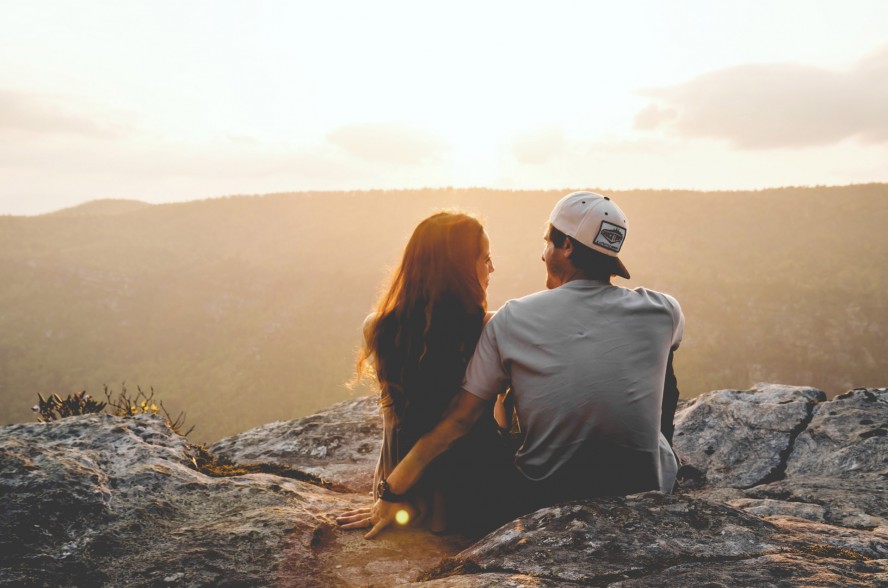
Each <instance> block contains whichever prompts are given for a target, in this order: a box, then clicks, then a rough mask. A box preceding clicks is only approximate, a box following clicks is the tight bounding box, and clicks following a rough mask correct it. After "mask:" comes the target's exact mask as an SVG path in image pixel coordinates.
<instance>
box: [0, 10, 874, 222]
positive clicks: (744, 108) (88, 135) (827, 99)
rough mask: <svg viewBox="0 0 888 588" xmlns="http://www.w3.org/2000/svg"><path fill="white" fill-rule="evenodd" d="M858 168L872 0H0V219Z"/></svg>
mask: <svg viewBox="0 0 888 588" xmlns="http://www.w3.org/2000/svg"><path fill="white" fill-rule="evenodd" d="M865 182H888V2H885V1H884V0H839V1H820V0H799V1H797V0H771V1H765V0H744V1H734V0H720V1H718V2H712V1H711V0H700V1H697V0H674V1H667V0H660V1H653V0H651V1H642V0H626V1H621V2H614V1H613V0H609V1H607V2H604V1H597V0H585V1H561V0H548V1H547V2H529V1H527V2H524V1H518V0H510V1H502V2H501V1H484V0H472V1H467V2H463V1H461V0H448V1H447V2H435V1H420V0H409V1H398V2H395V1H386V0H375V1H374V2H366V1H344V0H343V1H337V0H328V1H325V2H317V1H311V2H309V1H305V2H302V1H296V0H291V1H278V2H271V1H269V2H262V1H258V0H251V1H242V2H241V1H231V0H213V1H209V2H202V1H201V2H198V1H182V0H177V1H164V0H151V1H146V2H140V1H135V0H127V1H120V0H115V1H107V2H106V1H97V0H78V1H77V2H71V1H61V0H60V1H50V0H45V1H41V0H25V1H18V0H0V214H14V215H33V214H41V213H45V212H49V211H52V210H58V209H61V208H65V207H70V206H74V205H77V204H79V203H82V202H86V201H90V200H96V199H104V198H126V199H135V200H142V201H145V202H152V203H159V202H171V201H183V200H195V199H202V198H210V197H217V196H224V195H232V194H263V193H271V192H298V191H317V190H363V189H380V188H381V189H405V188H423V187H443V186H455V187H470V186H486V187H491V188H501V189H540V188H547V189H548V188H552V189H558V188H595V189H600V190H605V191H606V190H619V189H632V188H655V189H667V188H671V189H703V190H709V189H758V188H768V187H776V186H786V185H824V184H825V185H843V184H850V183H865Z"/></svg>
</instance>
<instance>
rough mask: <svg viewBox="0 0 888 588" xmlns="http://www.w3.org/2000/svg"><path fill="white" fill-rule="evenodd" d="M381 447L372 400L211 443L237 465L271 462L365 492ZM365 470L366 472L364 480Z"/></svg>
mask: <svg viewBox="0 0 888 588" xmlns="http://www.w3.org/2000/svg"><path fill="white" fill-rule="evenodd" d="M381 443H382V417H381V416H380V415H379V410H378V405H377V403H376V400H375V399H374V398H372V397H369V396H365V397H363V398H358V399H355V400H349V401H346V402H340V403H338V404H335V405H333V406H331V407H330V408H328V409H326V410H323V411H321V412H319V413H316V414H313V415H311V416H308V417H305V418H302V419H297V420H295V421H277V422H274V423H269V424H267V425H262V426H261V427H256V428H255V429H250V430H249V431H245V432H243V433H241V434H239V435H234V436H233V437H227V438H225V439H222V440H221V441H217V442H216V443H214V444H212V445H210V447H209V449H210V451H212V452H213V453H214V454H215V455H216V456H218V457H219V458H221V459H225V460H228V461H231V462H232V463H237V464H253V463H275V464H279V465H283V466H287V467H296V468H299V469H300V470H302V471H304V472H308V473H310V474H314V475H316V476H320V477H322V478H324V479H325V480H329V481H330V482H333V483H334V484H338V485H340V486H342V487H343V488H344V489H348V490H352V491H354V492H369V491H370V490H371V488H370V486H371V485H372V483H373V477H372V472H373V468H374V467H375V466H376V460H377V458H378V457H379V447H380V445H381ZM367 472H371V475H370V476H368V475H367Z"/></svg>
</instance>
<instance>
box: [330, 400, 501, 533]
mask: <svg viewBox="0 0 888 588" xmlns="http://www.w3.org/2000/svg"><path fill="white" fill-rule="evenodd" d="M486 405H487V401H485V400H483V399H481V398H479V397H477V396H475V395H474V394H472V393H471V392H466V391H465V390H461V391H460V392H459V394H457V395H456V396H455V397H454V399H453V401H451V403H450V406H449V407H448V409H447V412H446V413H445V414H444V418H442V419H441V422H440V423H438V425H437V426H436V427H435V428H434V429H432V430H431V431H429V432H428V433H426V434H425V435H423V437H422V438H420V440H419V441H417V442H416V444H415V445H414V446H413V448H412V449H411V450H410V452H409V453H407V455H406V456H404V459H402V460H401V462H400V463H399V464H398V465H397V466H395V469H394V470H392V473H391V474H389V476H388V478H386V482H388V486H389V489H390V490H391V491H392V492H393V493H395V494H405V493H406V492H407V491H408V490H410V488H412V487H413V485H414V484H416V482H417V481H419V478H420V477H421V476H422V473H423V472H424V471H425V469H426V468H427V467H428V466H429V464H430V463H432V461H434V460H435V458H436V457H438V456H439V455H441V454H442V453H444V452H445V451H446V450H447V448H448V447H450V445H451V444H452V443H453V442H454V441H456V440H457V439H459V438H460V437H462V436H463V435H465V434H466V433H468V432H469V430H470V429H471V428H472V425H474V424H475V421H477V420H478V418H479V417H480V416H481V415H482V414H483V412H484V408H485V406H486ZM401 508H402V505H401V503H398V502H387V501H385V500H382V499H379V500H377V501H376V503H375V504H374V505H373V508H372V509H371V511H370V513H369V515H368V516H367V517H362V518H358V517H355V519H357V520H353V521H348V522H347V524H345V525H343V528H359V527H366V526H367V525H368V523H369V524H370V525H373V528H372V529H370V532H369V533H367V534H366V535H365V536H364V537H365V538H366V539H372V538H373V537H375V536H376V535H378V534H379V532H380V531H382V530H383V529H385V528H386V527H387V526H389V524H391V522H392V521H393V520H395V514H396V513H397V512H398V511H399V510H401ZM343 522H345V521H343Z"/></svg>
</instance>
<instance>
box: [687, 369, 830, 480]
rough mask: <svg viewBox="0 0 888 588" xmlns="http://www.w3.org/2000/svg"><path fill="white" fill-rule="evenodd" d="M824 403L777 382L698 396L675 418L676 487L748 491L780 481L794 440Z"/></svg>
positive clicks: (817, 395)
mask: <svg viewBox="0 0 888 588" xmlns="http://www.w3.org/2000/svg"><path fill="white" fill-rule="evenodd" d="M824 400H826V394H824V393H823V392H822V391H820V390H817V389H814V388H808V387H799V386H783V385H778V384H758V385H756V387H755V388H753V389H752V390H745V391H741V390H717V391H715V392H709V393H706V394H702V395H700V396H698V397H697V398H695V399H694V400H692V401H690V402H689V403H688V404H687V405H686V406H685V408H683V409H682V410H681V411H679V412H678V413H676V416H675V436H674V437H673V442H674V448H675V452H676V453H677V454H678V456H679V458H680V459H681V463H682V467H681V469H680V470H679V483H680V484H683V485H685V486H690V487H699V486H704V485H705V486H717V487H723V486H732V487H736V488H748V487H750V486H755V485H757V484H760V483H763V482H765V481H771V480H774V479H780V478H781V477H782V474H783V468H784V467H785V465H786V458H787V457H788V455H789V452H790V451H791V450H792V444H793V441H794V439H795V436H796V435H797V434H798V433H799V431H801V430H802V429H803V428H804V427H805V426H806V425H807V423H808V421H809V420H810V418H811V413H812V410H813V408H814V406H815V404H817V403H818V402H822V401H824Z"/></svg>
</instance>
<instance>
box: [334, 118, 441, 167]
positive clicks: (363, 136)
mask: <svg viewBox="0 0 888 588" xmlns="http://www.w3.org/2000/svg"><path fill="white" fill-rule="evenodd" d="M327 141H328V142H330V143H332V144H334V145H336V146H338V147H340V148H342V149H343V150H345V151H346V152H347V153H348V154H350V155H352V156H354V157H357V158H359V159H364V160H367V161H371V162H374V163H393V164H407V165H415V164H420V163H425V162H427V161H430V160H434V159H437V158H439V157H441V156H442V155H443V154H444V153H446V152H447V151H448V144H447V142H446V141H444V140H443V139H442V138H440V137H438V136H437V135H435V134H432V133H428V132H424V131H421V130H419V129H415V128H413V127H410V126H407V125H402V124H397V123H359V124H351V125H346V126H343V127H339V128H337V129H335V130H333V131H331V132H330V133H328V134H327Z"/></svg>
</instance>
